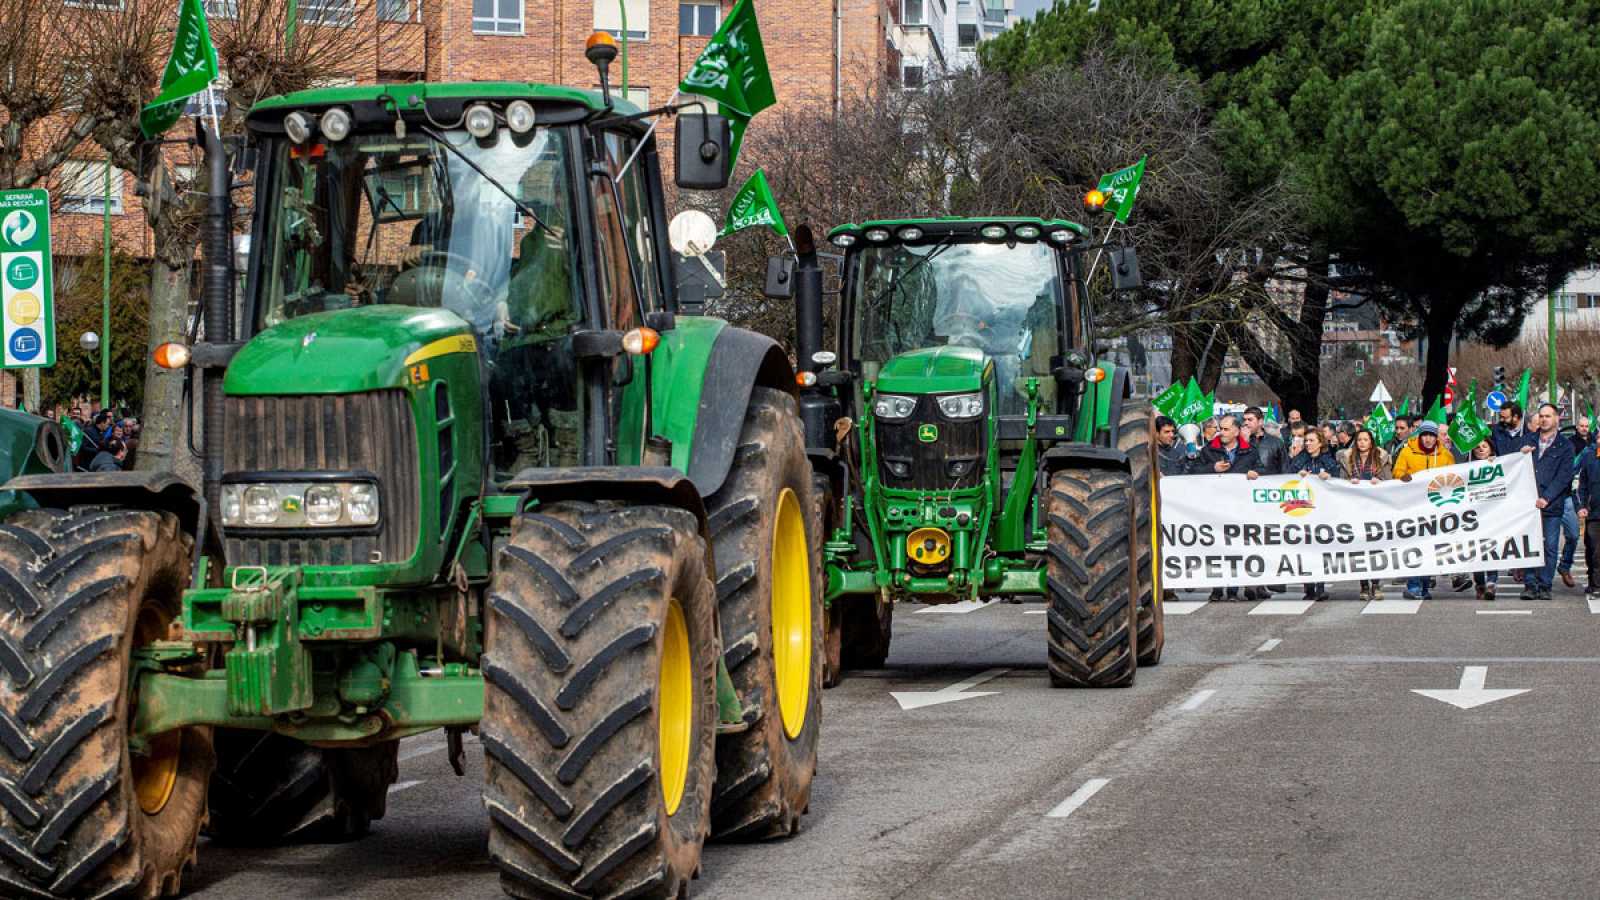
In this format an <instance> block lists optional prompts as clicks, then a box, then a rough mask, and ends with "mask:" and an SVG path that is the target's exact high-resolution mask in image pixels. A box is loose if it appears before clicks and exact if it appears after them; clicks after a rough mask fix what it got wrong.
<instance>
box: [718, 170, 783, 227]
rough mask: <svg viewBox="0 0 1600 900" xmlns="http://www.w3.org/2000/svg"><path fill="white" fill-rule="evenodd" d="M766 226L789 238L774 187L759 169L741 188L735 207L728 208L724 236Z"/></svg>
mask: <svg viewBox="0 0 1600 900" xmlns="http://www.w3.org/2000/svg"><path fill="white" fill-rule="evenodd" d="M757 225H765V226H767V227H768V228H771V229H772V230H773V231H775V232H777V233H778V234H780V235H782V236H784V237H788V236H789V226H788V225H787V224H785V223H784V221H783V212H782V211H781V210H779V209H778V201H777V200H776V199H774V198H773V196H772V186H771V185H769V184H767V173H766V172H764V171H762V170H761V169H757V170H756V173H755V174H754V175H751V176H750V180H749V181H746V182H745V183H744V187H742V188H739V193H737V194H735V195H734V197H733V205H732V206H729V207H728V221H727V224H725V225H724V226H723V228H722V236H723V237H727V236H728V235H730V234H733V233H734V232H736V231H743V230H745V229H746V228H754V227H756V226H757Z"/></svg>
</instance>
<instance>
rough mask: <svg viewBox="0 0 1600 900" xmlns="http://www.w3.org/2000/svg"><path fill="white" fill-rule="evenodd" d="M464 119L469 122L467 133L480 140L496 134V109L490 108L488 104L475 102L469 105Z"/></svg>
mask: <svg viewBox="0 0 1600 900" xmlns="http://www.w3.org/2000/svg"><path fill="white" fill-rule="evenodd" d="M464 121H465V122H466V124H467V134H470V135H472V136H473V137H475V138H477V139H478V140H480V141H481V140H483V139H484V138H487V137H488V136H489V135H491V134H494V124H495V123H494V110H492V109H490V108H489V106H488V104H484V103H474V104H472V105H471V106H469V107H467V114H466V116H465V117H464Z"/></svg>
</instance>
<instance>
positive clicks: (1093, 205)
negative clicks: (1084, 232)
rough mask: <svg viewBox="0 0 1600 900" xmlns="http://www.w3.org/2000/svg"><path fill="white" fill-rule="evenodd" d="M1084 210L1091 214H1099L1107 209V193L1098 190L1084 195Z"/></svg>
mask: <svg viewBox="0 0 1600 900" xmlns="http://www.w3.org/2000/svg"><path fill="white" fill-rule="evenodd" d="M1083 208H1084V209H1087V210H1088V211H1090V212H1099V211H1100V210H1102V209H1105V208H1106V194H1105V191H1102V190H1100V189H1099V188H1096V189H1094V190H1092V191H1090V192H1089V193H1087V194H1084V195H1083Z"/></svg>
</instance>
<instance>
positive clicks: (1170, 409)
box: [1150, 381, 1184, 424]
mask: <svg viewBox="0 0 1600 900" xmlns="http://www.w3.org/2000/svg"><path fill="white" fill-rule="evenodd" d="M1183 395H1184V389H1183V385H1182V384H1181V383H1179V382H1176V381H1174V382H1173V383H1172V384H1171V385H1170V386H1168V388H1167V389H1166V390H1164V391H1162V392H1161V393H1160V394H1159V395H1157V397H1156V398H1155V399H1154V400H1152V401H1150V405H1151V406H1154V407H1155V408H1156V411H1157V412H1159V413H1161V414H1162V415H1163V416H1166V417H1167V418H1169V419H1171V420H1172V421H1174V422H1177V421H1178V412H1179V411H1180V410H1182V409H1183ZM1180 424H1181V423H1180Z"/></svg>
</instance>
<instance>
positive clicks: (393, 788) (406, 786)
mask: <svg viewBox="0 0 1600 900" xmlns="http://www.w3.org/2000/svg"><path fill="white" fill-rule="evenodd" d="M421 783H422V782H420V781H402V782H400V783H399V784H395V785H390V787H389V793H391V794H398V793H400V792H401V791H409V790H411V789H412V788H414V787H416V786H417V785H419V784H421Z"/></svg>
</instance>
